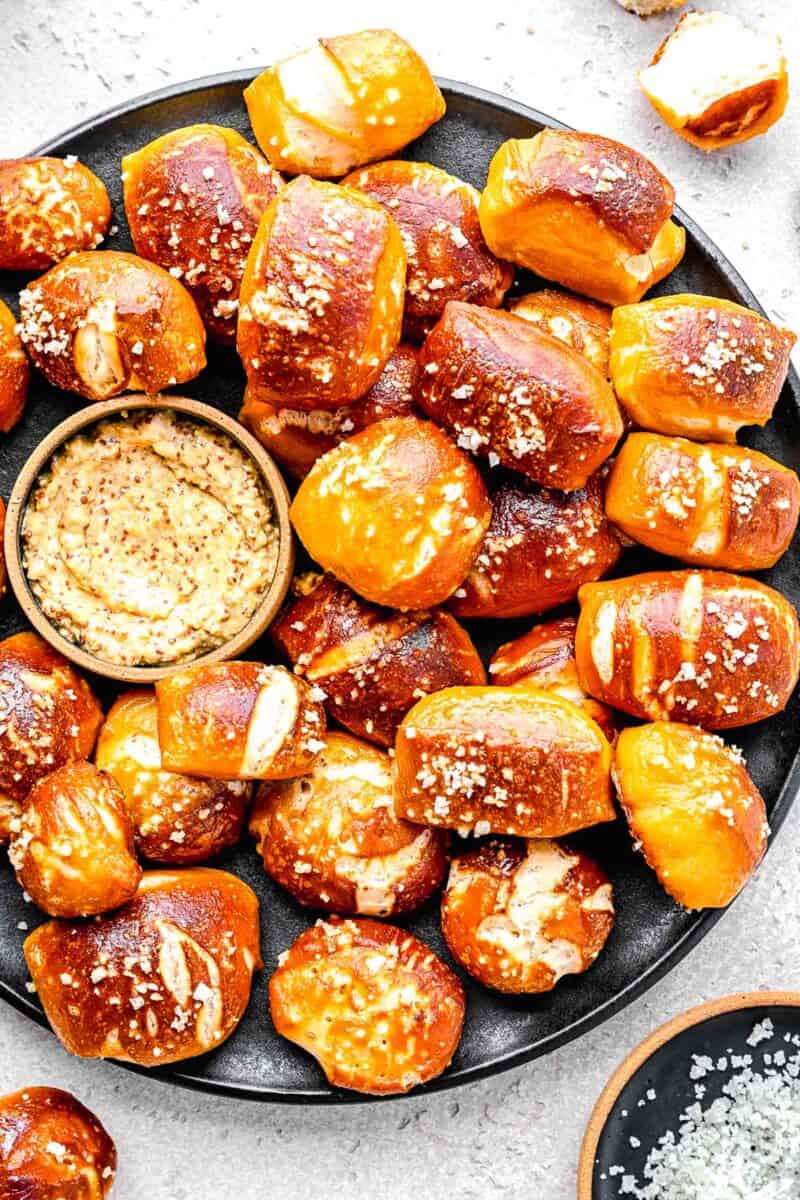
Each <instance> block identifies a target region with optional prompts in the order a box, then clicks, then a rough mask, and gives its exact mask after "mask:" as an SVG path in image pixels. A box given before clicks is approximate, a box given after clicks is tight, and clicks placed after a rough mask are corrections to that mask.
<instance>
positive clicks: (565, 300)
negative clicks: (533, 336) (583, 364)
mask: <svg viewBox="0 0 800 1200" xmlns="http://www.w3.org/2000/svg"><path fill="white" fill-rule="evenodd" d="M508 307H509V310H510V311H511V312H512V313H513V314H514V316H515V317H522V318H523V319H524V320H525V321H530V322H531V324H532V325H536V326H537V327H538V328H539V329H541V331H542V333H549V334H550V336H551V337H554V338H558V340H559V341H560V342H565V343H566V344H567V345H568V346H571V347H572V349H573V350H576V351H577V352H578V354H582V355H583V357H584V358H587V359H588V360H589V362H590V363H591V364H592V366H593V367H597V369H598V371H599V372H600V373H601V375H602V376H603V378H604V379H607V378H608V355H609V346H608V342H609V336H610V333H611V309H610V308H607V307H606V305H605V304H595V303H594V302H593V301H592V300H584V299H583V297H582V296H573V295H571V294H570V293H569V292H557V291H555V289H553V288H545V289H543V290H542V291H541V292H528V294H527V295H526V296H519V297H518V298H517V299H516V300H513V301H512V302H511V304H509V306H508Z"/></svg>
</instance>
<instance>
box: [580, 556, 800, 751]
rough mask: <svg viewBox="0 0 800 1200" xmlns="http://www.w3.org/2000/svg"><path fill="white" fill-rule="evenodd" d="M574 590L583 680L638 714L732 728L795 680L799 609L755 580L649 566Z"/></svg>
mask: <svg viewBox="0 0 800 1200" xmlns="http://www.w3.org/2000/svg"><path fill="white" fill-rule="evenodd" d="M578 599H579V600H580V605H581V614H580V617H579V619H578V628H577V631H576V634H575V655H576V659H577V663H578V679H579V680H580V683H581V686H582V687H583V688H585V689H586V691H587V692H589V694H590V695H592V696H595V697H596V698H597V699H598V700H602V701H604V702H605V703H606V704H611V705H612V706H613V707H614V708H621V709H622V711H623V712H627V713H630V714H631V715H632V716H634V717H642V718H643V719H645V720H650V721H670V720H675V721H688V722H690V723H692V724H695V725H702V726H703V727H705V728H706V729H732V728H734V727H735V726H738V725H750V724H752V723H753V722H754V721H761V720H763V719H764V718H765V717H771V716H774V715H775V713H777V712H780V711H781V710H782V709H783V708H784V707H785V706H786V703H787V702H788V700H789V697H790V696H791V694H792V691H793V690H794V687H795V684H796V683H797V678H798V671H799V670H800V663H799V661H798V653H799V640H800V629H798V624H797V616H796V615H795V611H794V609H793V608H792V606H791V604H790V603H789V601H788V600H786V599H784V597H783V596H781V595H780V594H779V593H778V592H775V591H773V589H772V588H770V587H767V585H766V584H764V583H758V582H757V581H756V580H755V579H747V578H745V577H744V576H741V575H728V574H726V573H725V572H723V571H651V572H649V573H647V574H645V575H632V576H629V577H628V578H627V579H615V580H613V581H611V582H608V583H587V584H586V585H585V587H582V588H581V590H580V592H579V595H578Z"/></svg>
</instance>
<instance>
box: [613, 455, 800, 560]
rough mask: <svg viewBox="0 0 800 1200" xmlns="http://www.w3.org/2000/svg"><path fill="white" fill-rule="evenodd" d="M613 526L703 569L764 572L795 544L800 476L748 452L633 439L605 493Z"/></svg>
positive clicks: (761, 456)
mask: <svg viewBox="0 0 800 1200" xmlns="http://www.w3.org/2000/svg"><path fill="white" fill-rule="evenodd" d="M606 512H607V513H608V516H609V519H610V520H611V521H613V522H614V523H615V524H616V525H618V526H619V527H620V529H622V530H624V532H625V533H626V534H627V535H628V536H629V537H631V538H633V539H634V540H635V541H637V542H641V543H642V544H643V545H644V546H649V547H650V548H651V549H652V550H657V551H659V552H660V553H661V554H669V555H672V556H673V557H674V558H681V559H683V560H684V562H688V563H693V564H695V565H696V566H701V567H728V568H730V569H732V570H738V571H759V570H763V569H764V568H766V567H771V566H773V565H774V564H775V563H776V562H777V561H778V559H779V558H780V557H781V555H782V554H783V553H784V551H785V550H786V549H787V547H788V546H789V543H790V542H791V540H792V536H793V535H794V531H795V529H796V528H797V518H798V512H800V483H798V480H797V475H796V474H795V472H794V471H792V470H790V469H789V468H788V467H783V466H781V464H780V463H778V462H775V460H774V459H772V458H768V457H767V456H766V454H759V453H758V451H756V450H748V449H745V447H743V446H718V445H714V444H711V445H705V446H704V445H699V444H698V443H697V442H687V441H685V440H684V439H683V438H668V437H661V436H659V435H658V434H655V433H634V434H631V436H630V437H629V438H628V440H627V441H626V442H625V445H624V446H623V447H622V450H621V451H620V453H619V455H618V457H617V458H616V460H615V462H614V466H613V468H612V470H611V474H610V476H609V479H608V485H607V489H606Z"/></svg>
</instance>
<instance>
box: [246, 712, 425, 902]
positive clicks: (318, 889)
mask: <svg viewBox="0 0 800 1200" xmlns="http://www.w3.org/2000/svg"><path fill="white" fill-rule="evenodd" d="M250 829H251V831H252V832H253V833H254V834H255V835H256V837H257V838H258V842H259V847H258V848H259V851H260V853H261V856H262V858H263V861H264V869H265V871H266V872H267V874H268V875H270V876H271V877H272V878H273V879H274V880H275V881H276V882H277V883H279V884H281V886H282V887H285V888H286V890H287V891H288V892H291V894H292V895H293V896H294V898H295V900H298V901H299V902H300V903H301V904H306V905H310V906H311V907H312V908H324V909H327V910H328V911H333V912H339V913H362V914H363V915H364V916H373V917H388V916H391V915H396V914H399V913H405V912H410V911H411V910H412V909H414V908H417V907H418V906H419V905H420V904H422V903H423V902H424V901H425V900H427V899H428V897H429V896H430V895H431V893H432V892H433V891H434V890H435V889H436V888H437V887H438V886H439V884H440V883H441V882H442V879H443V878H444V873H445V868H446V865H447V859H446V857H445V852H444V841H443V835H442V834H441V833H440V832H439V831H438V830H435V829H420V828H419V827H418V826H416V825H410V824H409V823H408V822H407V821H404V820H402V818H399V817H397V816H396V815H395V812H394V804H393V797H392V769H391V760H390V758H389V756H388V754H386V752H385V751H383V750H378V749H377V748H376V747H375V746H370V745H369V744H368V743H366V742H362V741H360V740H359V739H358V738H354V737H351V736H350V735H349V734H346V733H329V734H328V735H327V736H326V738H325V749H324V750H323V751H322V753H321V754H320V756H319V758H318V759H317V760H316V762H315V763H314V766H313V767H312V769H311V773H310V774H309V775H304V776H303V777H302V778H301V779H292V780H287V781H286V782H282V783H262V784H261V785H260V786H259V789H258V792H257V795H256V802H255V806H254V808H253V811H252V813H251V816H250Z"/></svg>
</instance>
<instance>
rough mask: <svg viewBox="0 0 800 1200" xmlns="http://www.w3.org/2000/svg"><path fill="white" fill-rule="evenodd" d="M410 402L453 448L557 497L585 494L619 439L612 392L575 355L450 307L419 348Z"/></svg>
mask: <svg viewBox="0 0 800 1200" xmlns="http://www.w3.org/2000/svg"><path fill="white" fill-rule="evenodd" d="M418 399H419V405H420V407H421V408H422V409H423V411H424V412H426V413H427V414H428V416H429V417H432V418H433V420H434V421H436V422H437V423H438V424H440V425H442V426H443V427H444V428H445V429H447V430H448V431H449V432H450V433H451V434H452V435H453V437H455V438H456V440H457V442H458V444H459V446H463V447H464V449H466V450H471V451H472V453H473V454H481V455H488V457H489V461H490V463H492V462H494V463H497V462H501V463H502V464H503V466H506V467H511V468H512V469H514V470H516V471H521V472H522V473H523V474H524V475H528V476H529V477H530V478H531V479H533V480H535V481H536V482H537V483H543V484H545V485H546V486H548V487H555V488H560V489H561V490H562V491H570V490H572V489H573V488H581V487H583V486H584V484H585V483H586V481H587V479H588V478H589V476H590V475H592V474H593V473H594V472H595V471H596V470H597V468H598V467H599V466H600V465H601V463H603V462H605V460H606V459H607V458H608V456H609V455H610V454H611V452H612V450H613V449H614V447H615V445H616V444H617V442H618V441H619V439H620V437H621V436H622V432H623V426H622V417H621V416H620V411H619V407H618V405H617V402H616V399H615V398H614V393H613V392H612V390H611V388H610V387H609V385H608V382H607V381H606V380H605V379H604V378H603V376H602V375H601V374H600V372H599V371H598V370H596V368H595V367H593V366H592V365H591V363H589V362H587V361H586V359H585V358H584V357H583V356H582V355H581V354H577V353H576V352H575V351H574V350H571V349H570V348H569V347H568V346H566V345H563V344H562V343H561V342H559V341H557V340H556V339H555V338H552V337H550V336H549V335H548V334H545V333H542V332H541V331H540V330H539V329H537V328H536V327H535V326H534V325H531V324H530V323H529V322H528V321H524V320H522V318H520V317H515V316H513V315H512V314H511V313H507V312H492V311H491V310H489V309H487V308H478V307H477V306H476V305H474V304H461V303H459V302H457V301H451V302H450V303H449V304H448V305H447V307H446V308H445V311H444V316H443V317H442V318H441V320H440V321H439V323H438V325H436V326H435V327H434V329H433V331H432V332H431V333H430V334H429V335H428V338H427V340H426V342H425V345H424V346H423V347H422V351H421V354H420V384H419V397H418Z"/></svg>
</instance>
